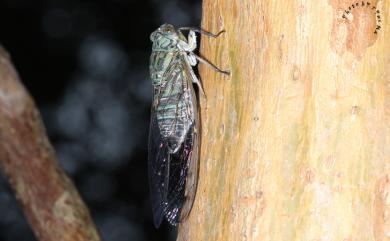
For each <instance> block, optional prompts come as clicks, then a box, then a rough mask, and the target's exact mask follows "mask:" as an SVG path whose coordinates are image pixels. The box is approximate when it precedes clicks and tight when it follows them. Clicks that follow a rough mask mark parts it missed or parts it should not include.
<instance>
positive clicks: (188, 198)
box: [180, 63, 201, 221]
mask: <svg viewBox="0 0 390 241" xmlns="http://www.w3.org/2000/svg"><path fill="white" fill-rule="evenodd" d="M187 66H188V68H187V70H186V71H188V72H189V73H188V76H194V75H195V74H194V73H193V71H192V69H191V68H190V66H189V65H188V63H187ZM188 81H189V83H188V85H189V86H190V88H189V90H190V91H191V96H192V99H193V108H194V114H195V121H194V125H193V127H192V128H191V135H188V136H187V138H186V140H185V141H184V143H183V148H184V149H187V150H188V157H187V158H188V159H187V178H186V185H185V192H184V197H185V201H184V204H183V207H182V209H181V213H180V221H182V220H184V219H186V218H187V217H188V216H189V214H190V212H191V210H192V206H193V204H194V201H195V195H196V190H197V186H198V176H199V141H200V131H201V130H200V119H199V112H198V102H197V98H196V94H195V91H194V88H193V86H192V79H189V80H188Z"/></svg>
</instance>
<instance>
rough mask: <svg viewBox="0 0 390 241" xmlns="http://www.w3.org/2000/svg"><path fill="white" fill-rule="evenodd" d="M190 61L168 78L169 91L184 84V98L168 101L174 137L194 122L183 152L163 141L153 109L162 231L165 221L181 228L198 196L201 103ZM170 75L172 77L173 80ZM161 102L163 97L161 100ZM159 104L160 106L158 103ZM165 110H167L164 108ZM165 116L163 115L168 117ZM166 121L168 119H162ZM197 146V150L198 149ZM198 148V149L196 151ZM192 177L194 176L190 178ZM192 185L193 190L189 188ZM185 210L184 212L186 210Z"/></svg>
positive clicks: (154, 182)
mask: <svg viewBox="0 0 390 241" xmlns="http://www.w3.org/2000/svg"><path fill="white" fill-rule="evenodd" d="M188 66H189V65H188V63H187V62H186V59H181V60H180V61H176V62H175V63H174V64H173V65H172V66H170V68H169V69H170V71H168V72H167V75H166V76H164V78H166V79H167V81H166V83H167V85H165V86H164V88H167V90H172V89H174V88H173V86H174V85H177V84H178V83H180V84H182V87H181V90H182V92H183V93H182V94H180V95H168V96H169V99H168V100H165V104H168V105H169V106H170V108H176V111H175V113H176V115H177V121H172V124H171V125H170V128H171V130H170V133H174V134H175V133H179V132H180V131H183V129H180V128H182V125H183V123H184V121H190V122H189V123H192V124H191V126H190V127H189V128H188V129H186V130H185V131H186V132H185V138H184V139H183V140H182V142H180V143H178V144H179V146H180V147H179V148H178V149H177V151H175V152H173V151H172V149H170V148H169V147H171V146H172V145H171V144H170V142H169V139H170V138H163V137H162V135H161V132H160V129H159V125H158V123H157V112H156V111H155V109H159V108H157V107H154V109H152V120H151V127H150V135H149V161H148V162H149V179H150V181H149V182H150V189H151V199H152V205H153V215H154V216H153V217H154V223H155V226H156V227H158V226H159V225H160V224H161V222H162V219H163V217H164V216H165V217H166V219H167V221H168V222H169V223H171V224H172V225H177V224H178V223H179V221H180V220H182V219H183V218H185V217H187V216H188V214H189V212H190V210H191V207H192V203H193V201H194V197H195V192H196V183H197V175H198V166H197V165H198V160H197V158H198V136H199V133H198V131H199V130H198V128H197V114H198V112H197V101H196V96H195V92H194V89H193V86H192V75H191V73H190V72H189V71H192V70H191V69H190V68H189V67H188ZM169 74H172V75H171V76H170V75H169ZM157 98H159V97H157ZM157 103H160V102H158V101H157ZM173 103H181V104H182V105H181V106H183V104H184V106H186V108H185V111H183V109H180V108H179V106H180V105H179V104H177V105H174V104H173ZM163 109H164V108H163ZM164 114H165V113H164V112H160V113H159V115H162V117H163V116H164ZM162 119H164V118H162ZM194 144H195V146H194ZM194 147H195V149H194ZM188 174H190V176H188ZM186 182H188V184H189V186H187V184H186ZM183 207H184V208H183Z"/></svg>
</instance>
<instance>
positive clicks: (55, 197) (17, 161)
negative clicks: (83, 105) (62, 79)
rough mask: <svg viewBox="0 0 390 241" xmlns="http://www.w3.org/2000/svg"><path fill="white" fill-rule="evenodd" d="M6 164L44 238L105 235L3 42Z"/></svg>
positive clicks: (0, 107) (0, 150) (0, 65)
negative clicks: (63, 163)
mask: <svg viewBox="0 0 390 241" xmlns="http://www.w3.org/2000/svg"><path fill="white" fill-rule="evenodd" d="M0 166H1V168H2V170H3V171H4V174H5V175H6V177H7V179H8V181H9V183H10V184H11V186H12V189H13V190H14V192H15V195H16V197H17V199H18V201H19V202H20V204H21V206H22V209H23V212H24V214H25V216H26V217H27V219H28V222H29V223H30V225H31V228H32V229H33V231H34V233H35V235H36V237H37V238H38V239H39V240H41V241H62V240H66V241H81V240H91V241H97V240H100V237H99V235H98V233H97V231H96V228H95V225H94V224H93V222H92V219H91V217H90V214H89V211H88V209H87V207H86V206H85V204H84V202H83V201H82V200H81V198H80V196H79V194H78V192H77V190H76V188H75V186H74V185H73V183H72V182H71V181H70V179H69V178H68V177H67V176H66V174H65V173H64V171H63V170H62V169H61V168H60V167H59V166H58V164H57V158H56V156H55V153H54V150H53V147H52V146H51V145H50V143H49V141H48V138H47V135H46V131H45V129H44V127H43V124H42V120H41V118H40V116H39V112H38V110H37V108H36V107H35V104H34V101H33V100H32V98H31V97H30V95H29V94H28V93H27V91H26V90H25V88H24V87H23V85H22V84H21V82H20V80H19V77H18V75H17V73H16V71H15V69H14V68H13V66H12V64H11V62H10V58H9V56H8V54H7V53H6V52H5V51H4V50H3V49H2V48H1V47H0Z"/></svg>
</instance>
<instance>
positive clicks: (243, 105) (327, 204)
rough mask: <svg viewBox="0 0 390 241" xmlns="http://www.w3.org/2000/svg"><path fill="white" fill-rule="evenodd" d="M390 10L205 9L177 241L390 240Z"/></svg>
mask: <svg viewBox="0 0 390 241" xmlns="http://www.w3.org/2000/svg"><path fill="white" fill-rule="evenodd" d="M388 9H390V1H380V2H378V1H376V0H374V1H372V0H369V1H363V2H362V1H339V0H328V1H290V0H276V1H274V0H262V1H252V0H229V1H228V0H204V3H203V19H202V25H203V28H204V29H206V30H208V31H212V32H218V31H219V30H221V29H224V30H226V33H225V34H224V35H221V37H219V38H218V39H211V38H207V37H203V38H202V46H201V53H202V55H203V56H205V57H206V58H208V59H209V60H210V61H211V62H213V63H215V64H216V65H218V66H220V67H222V68H224V69H230V71H231V76H230V77H228V78H226V77H224V76H223V75H221V74H219V73H216V72H213V70H212V69H210V68H207V66H201V67H200V75H201V78H202V80H203V85H204V89H205V92H206V95H207V100H205V99H201V117H202V135H201V136H202V143H201V156H200V173H199V185H198V190H197V196H196V199H195V204H194V207H193V210H192V212H191V215H190V217H189V219H188V220H186V221H185V222H183V223H182V224H181V225H180V228H179V238H178V240H213V241H216V240H224V241H226V240H234V241H237V240H248V241H250V240H264V241H265V240H267V241H294V240H296V241H298V240H299V241H316V240H329V241H347V240H348V241H352V240H354V241H360V240H361V241H374V240H375V241H385V240H390V218H389V217H390V161H389V159H390V91H389V86H390V60H389V59H390V49H389V48H390V45H389V42H388V40H389V39H390V31H389V30H390V29H389V27H388V26H387V25H385V23H386V22H387V21H388V19H389V15H388V13H387V12H385V11H384V10H388Z"/></svg>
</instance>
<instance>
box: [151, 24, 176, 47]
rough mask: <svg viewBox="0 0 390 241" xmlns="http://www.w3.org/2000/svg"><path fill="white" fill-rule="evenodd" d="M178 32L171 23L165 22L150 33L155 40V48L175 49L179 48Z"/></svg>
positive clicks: (153, 40) (152, 39)
mask: <svg viewBox="0 0 390 241" xmlns="http://www.w3.org/2000/svg"><path fill="white" fill-rule="evenodd" d="M178 38H179V37H178V32H177V31H176V29H175V27H173V25H171V24H167V23H165V24H163V25H161V26H160V27H159V28H158V29H156V31H154V32H153V33H152V34H151V35H150V40H151V41H152V42H153V50H157V51H173V50H177V41H178Z"/></svg>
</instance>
